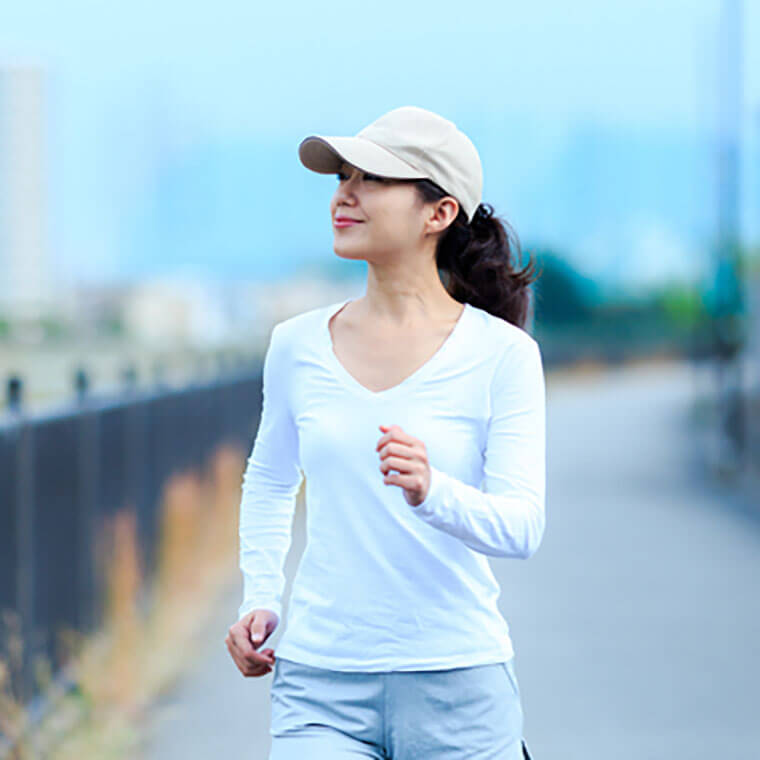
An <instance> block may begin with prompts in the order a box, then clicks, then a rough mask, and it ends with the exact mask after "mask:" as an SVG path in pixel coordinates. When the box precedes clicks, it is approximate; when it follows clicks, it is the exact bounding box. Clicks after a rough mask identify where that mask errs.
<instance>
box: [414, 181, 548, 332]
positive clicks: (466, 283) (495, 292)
mask: <svg viewBox="0 0 760 760" xmlns="http://www.w3.org/2000/svg"><path fill="white" fill-rule="evenodd" d="M415 184H416V185H417V188H418V190H419V192H420V194H421V196H422V198H423V200H424V202H426V203H427V202H431V201H436V200H439V199H440V198H443V197H444V196H446V195H448V193H446V192H444V191H443V190H442V189H441V188H440V187H438V185H436V184H435V183H433V182H431V181H430V180H427V179H422V180H416V181H415ZM513 254H516V255H517V261H518V263H519V260H520V258H521V251H520V241H519V239H518V238H517V235H516V233H515V232H514V230H513V229H512V227H511V226H510V225H509V224H508V223H507V222H506V221H504V220H502V219H500V218H499V217H497V216H494V210H493V207H492V206H491V205H490V204H488V203H481V204H480V205H479V206H478V208H477V209H476V211H475V214H474V215H473V218H472V222H470V223H468V221H467V216H466V214H465V212H464V210H463V209H462V208H461V206H460V209H459V214H458V215H457V218H456V219H455V220H454V222H453V223H452V224H450V225H449V227H448V228H447V229H446V231H445V232H444V233H443V235H442V236H441V237H440V238H439V240H438V246H437V249H436V264H437V266H438V269H439V270H441V271H442V272H443V273H444V275H445V278H446V280H447V282H446V290H447V291H448V292H449V295H451V296H452V297H453V298H455V299H456V300H457V301H459V302H460V303H464V302H467V303H471V304H472V305H473V306H477V307H479V308H481V309H484V310H485V311H487V312H489V313H490V314H493V315H494V316H497V317H501V318H502V319H505V320H506V321H507V322H511V323H512V324H514V325H517V326H518V327H520V328H523V329H524V328H525V324H526V322H527V320H528V316H529V311H530V307H531V297H532V295H531V288H530V284H531V283H532V282H533V281H535V280H536V279H537V277H538V275H537V274H536V272H535V260H534V259H530V260H529V262H528V264H527V265H526V266H525V267H524V268H523V269H518V268H515V266H514V264H513V261H512V258H513Z"/></svg>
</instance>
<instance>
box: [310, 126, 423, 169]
mask: <svg viewBox="0 0 760 760" xmlns="http://www.w3.org/2000/svg"><path fill="white" fill-rule="evenodd" d="M298 157H299V158H300V159H301V163H302V164H303V165H304V166H305V167H306V168H307V169H311V170H312V171H313V172H317V173H319V174H334V173H336V172H338V171H340V167H341V165H342V164H343V162H344V161H345V162H346V163H349V164H351V165H352V166H355V167H356V168H357V169H361V170H362V171H365V172H370V173H372V174H377V175H380V176H382V177H395V178H397V179H424V178H425V177H426V176H427V175H425V174H423V173H422V172H420V171H419V170H417V169H415V168H414V167H413V166H411V165H410V164H408V163H407V162H406V161H403V160H402V159H400V158H398V157H397V156H394V155H393V153H391V152H390V151H389V150H386V149H385V148H383V147H382V146H380V145H377V144H376V143H373V142H371V141H370V140H367V139H365V138H363V137H326V136H324V135H310V136H309V137H307V138H305V139H304V140H302V141H301V144H300V145H299V146H298Z"/></svg>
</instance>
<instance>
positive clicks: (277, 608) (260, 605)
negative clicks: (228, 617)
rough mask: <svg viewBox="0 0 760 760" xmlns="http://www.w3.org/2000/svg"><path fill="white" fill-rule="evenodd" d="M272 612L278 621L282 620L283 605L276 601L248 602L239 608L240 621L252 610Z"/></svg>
mask: <svg viewBox="0 0 760 760" xmlns="http://www.w3.org/2000/svg"><path fill="white" fill-rule="evenodd" d="M259 609H261V610H271V611H272V612H274V613H275V615H277V619H278V620H281V619H282V605H281V604H280V603H279V602H277V601H275V600H274V599H266V600H263V601H258V602H257V601H246V602H243V604H241V605H240V607H239V608H238V620H242V619H243V618H244V617H245V616H246V615H247V614H248V613H249V612H251V610H259Z"/></svg>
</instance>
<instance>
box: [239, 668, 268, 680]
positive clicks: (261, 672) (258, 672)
mask: <svg viewBox="0 0 760 760" xmlns="http://www.w3.org/2000/svg"><path fill="white" fill-rule="evenodd" d="M241 672H242V673H243V675H244V676H247V677H248V676H265V675H266V674H267V673H271V672H272V668H271V667H269V666H263V667H262V666H260V665H256V666H252V667H246V668H244V669H241Z"/></svg>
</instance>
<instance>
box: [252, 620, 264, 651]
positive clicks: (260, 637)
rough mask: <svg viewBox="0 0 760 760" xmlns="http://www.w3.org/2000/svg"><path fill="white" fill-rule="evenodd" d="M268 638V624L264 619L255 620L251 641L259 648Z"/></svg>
mask: <svg viewBox="0 0 760 760" xmlns="http://www.w3.org/2000/svg"><path fill="white" fill-rule="evenodd" d="M265 637H266V624H265V622H264V620H263V619H262V618H254V621H253V625H252V626H251V641H252V642H253V645H254V646H255V647H257V646H259V644H261V642H262V641H264V638H265Z"/></svg>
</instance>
